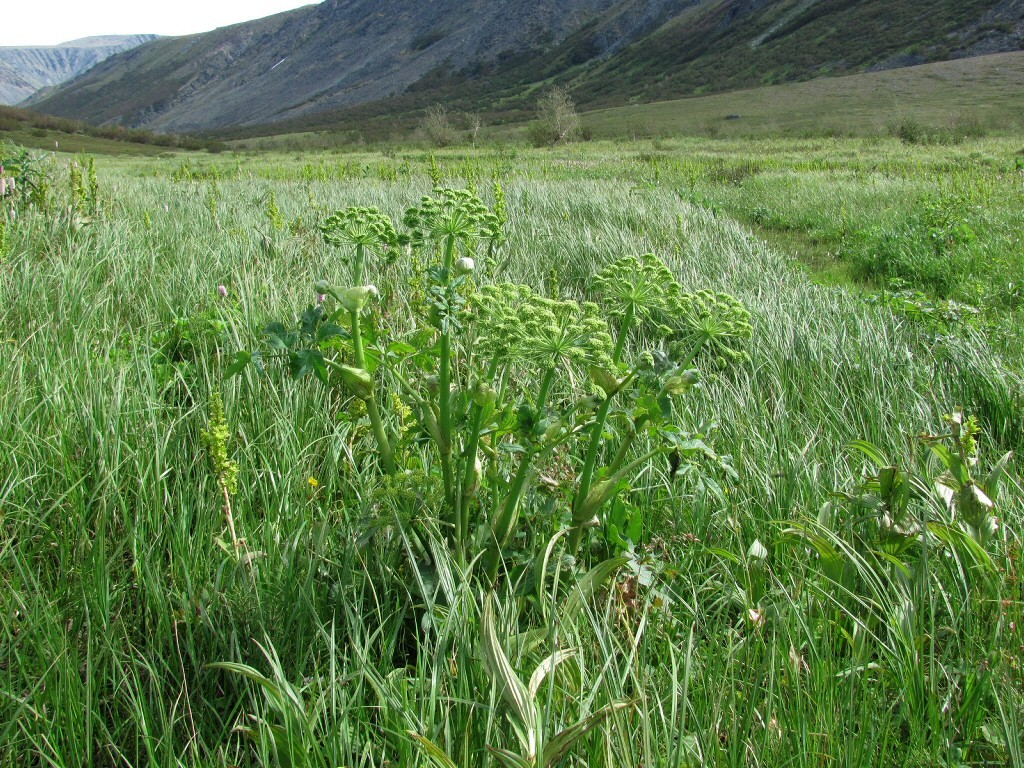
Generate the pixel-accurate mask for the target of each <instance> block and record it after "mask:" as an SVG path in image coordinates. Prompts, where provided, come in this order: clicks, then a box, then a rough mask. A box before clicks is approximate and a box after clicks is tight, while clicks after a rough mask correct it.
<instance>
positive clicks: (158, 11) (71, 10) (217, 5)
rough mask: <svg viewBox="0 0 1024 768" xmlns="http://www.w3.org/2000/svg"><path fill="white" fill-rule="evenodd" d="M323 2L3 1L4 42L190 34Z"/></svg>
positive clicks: (0, 37) (0, 32) (0, 36)
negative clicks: (103, 36) (98, 36)
mask: <svg viewBox="0 0 1024 768" xmlns="http://www.w3.org/2000/svg"><path fill="white" fill-rule="evenodd" d="M313 2H317V0H298V1H296V0H244V2H243V0H161V1H154V0H119V1H118V0H52V1H51V0H3V5H4V9H3V11H0V45H56V44H57V43H63V42H66V41H68V40H74V39H76V38H79V37H91V36H93V35H140V34H153V35H188V34H191V33H193V32H206V31H208V30H211V29H214V28H216V27H223V26H225V25H226V24H235V23H237V22H240V21H249V20H251V19H259V18H262V17H264V16H270V15H271V14H273V13H279V12H280V11H287V10H289V9H291V8H298V7H300V6H303V5H310V4H311V3H313Z"/></svg>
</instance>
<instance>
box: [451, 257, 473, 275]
mask: <svg viewBox="0 0 1024 768" xmlns="http://www.w3.org/2000/svg"><path fill="white" fill-rule="evenodd" d="M474 269H476V262H475V261H473V260H472V259H471V258H469V257H468V256H463V257H462V258H461V259H459V260H458V261H456V262H455V274H456V275H465V274H468V273H470V272H472V271H473V270H474Z"/></svg>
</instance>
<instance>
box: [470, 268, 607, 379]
mask: <svg viewBox="0 0 1024 768" xmlns="http://www.w3.org/2000/svg"><path fill="white" fill-rule="evenodd" d="M474 303H475V305H476V308H477V333H478V339H477V346H478V347H479V348H481V349H483V350H485V351H486V353H487V354H490V355H496V356H499V357H503V358H517V359H520V360H529V361H532V362H535V363H537V364H539V365H540V366H541V367H542V368H551V367H562V366H575V367H578V368H582V369H584V370H585V369H586V368H587V367H588V366H593V365H598V366H607V365H610V364H611V351H612V347H613V341H612V337H611V334H610V333H609V332H608V323H607V322H606V321H605V319H604V317H603V316H602V314H601V311H600V309H599V308H598V306H597V305H596V304H592V303H589V302H584V303H582V304H581V303H578V302H575V301H555V300H554V299H547V298H544V297H542V296H539V295H537V293H536V292H535V291H534V290H533V289H532V288H530V287H529V286H526V285H512V284H500V285H487V286H484V287H483V288H482V289H481V290H480V293H479V294H478V295H477V296H476V297H475V299H474Z"/></svg>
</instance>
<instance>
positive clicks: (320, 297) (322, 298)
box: [316, 293, 327, 305]
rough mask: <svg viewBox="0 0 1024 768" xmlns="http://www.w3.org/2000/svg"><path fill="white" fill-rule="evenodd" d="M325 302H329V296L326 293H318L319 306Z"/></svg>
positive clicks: (317, 301)
mask: <svg viewBox="0 0 1024 768" xmlns="http://www.w3.org/2000/svg"><path fill="white" fill-rule="evenodd" d="M325 301H327V294H326V293H318V294H317V295H316V303H317V304H318V305H319V304H323V303H324V302H325Z"/></svg>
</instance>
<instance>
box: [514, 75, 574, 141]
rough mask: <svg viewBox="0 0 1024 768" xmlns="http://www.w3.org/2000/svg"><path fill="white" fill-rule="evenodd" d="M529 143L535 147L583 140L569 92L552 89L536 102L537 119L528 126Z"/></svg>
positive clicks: (561, 89) (562, 89)
mask: <svg viewBox="0 0 1024 768" xmlns="http://www.w3.org/2000/svg"><path fill="white" fill-rule="evenodd" d="M528 135H529V138H530V143H531V144H533V145H534V146H535V147H548V146H552V145H554V144H560V143H561V144H566V143H568V142H570V141H576V140H578V139H580V138H583V131H582V128H581V126H580V116H579V114H577V112H576V105H575V104H574V103H573V101H572V98H570V96H569V92H568V91H567V90H565V89H564V88H552V89H551V90H550V91H548V92H547V93H546V94H544V95H543V96H541V98H540V101H538V102H537V119H536V120H535V121H534V122H533V123H531V124H530V128H529V132H528Z"/></svg>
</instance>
